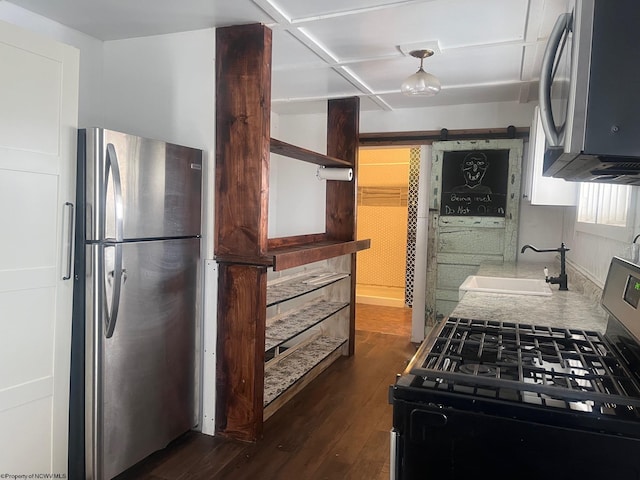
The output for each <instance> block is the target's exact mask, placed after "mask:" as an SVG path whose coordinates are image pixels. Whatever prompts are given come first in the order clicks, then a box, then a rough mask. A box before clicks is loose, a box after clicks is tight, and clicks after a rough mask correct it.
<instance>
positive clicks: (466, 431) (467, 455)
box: [390, 258, 640, 480]
mask: <svg viewBox="0 0 640 480" xmlns="http://www.w3.org/2000/svg"><path fill="white" fill-rule="evenodd" d="M639 303H640V268H639V267H638V266H636V265H633V264H630V263H628V262H626V261H624V260H621V259H618V258H614V259H613V260H612V262H611V267H610V270H609V275H608V278H607V282H606V284H605V288H604V291H603V296H602V306H603V307H604V308H605V310H607V312H608V313H609V318H608V323H607V330H606V332H605V333H604V334H601V333H599V332H595V331H587V330H580V329H569V328H567V329H564V328H557V327H544V326H539V325H527V324H518V323H515V322H513V323H509V322H496V321H481V320H474V319H467V318H455V317H451V318H448V319H446V320H445V321H443V322H442V323H441V324H440V325H439V326H438V327H437V328H436V329H434V330H433V331H432V332H431V334H430V335H429V337H428V338H427V339H426V340H425V341H424V342H423V344H422V345H421V347H420V349H419V350H418V352H417V353H416V355H415V356H414V357H413V359H412V361H411V362H410V364H409V366H408V367H407V369H406V370H405V372H404V373H403V374H402V375H401V376H399V377H398V378H397V380H396V383H395V385H393V386H392V387H391V388H390V401H391V403H392V404H393V406H394V416H393V427H394V428H393V430H392V478H398V479H413V478H431V476H433V478H438V479H462V478H471V477H470V476H471V475H475V476H478V475H479V474H481V473H483V472H485V473H486V474H487V475H488V474H489V473H491V478H497V479H502V478H504V479H505V480H506V479H512V478H518V479H525V478H531V479H534V478H536V479H537V478H549V479H552V478H564V479H566V478H576V479H578V478H579V479H580V480H584V479H589V478H594V479H595V478H608V477H607V476H608V475H610V474H611V471H612V470H611V469H612V468H614V469H615V470H614V471H617V472H624V474H623V475H622V476H620V475H619V474H616V476H615V478H624V479H640V462H638V461H637V452H638V451H640V340H639V339H640V312H638V306H639ZM496 453H497V454H498V455H499V457H500V460H499V461H500V464H501V465H502V466H509V465H510V466H511V468H516V469H521V468H522V465H523V464H527V469H526V470H525V471H524V472H523V473H522V474H519V475H515V476H514V473H513V471H512V470H510V469H509V468H507V469H505V470H504V473H502V474H501V473H500V472H498V473H496V472H495V471H494V468H495V462H496V460H495V458H494V457H495V455H496ZM536 455H538V456H541V458H544V459H545V461H544V462H536V463H535V464H531V459H532V458H533V457H535V456H536ZM532 456H533V457H532ZM594 456H597V458H598V459H599V461H598V462H597V463H596V465H593V464H592V462H588V461H586V459H589V458H592V457H594ZM429 458H430V459H432V461H429V462H425V459H429ZM522 462H524V463H522ZM480 476H481V475H480ZM603 476H604V477H603Z"/></svg>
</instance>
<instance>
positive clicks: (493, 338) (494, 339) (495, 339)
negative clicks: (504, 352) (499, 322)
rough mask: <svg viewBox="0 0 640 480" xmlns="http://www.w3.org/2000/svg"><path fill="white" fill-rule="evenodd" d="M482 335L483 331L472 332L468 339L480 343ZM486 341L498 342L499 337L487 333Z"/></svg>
mask: <svg viewBox="0 0 640 480" xmlns="http://www.w3.org/2000/svg"><path fill="white" fill-rule="evenodd" d="M482 335H483V334H482V333H470V334H469V336H468V337H467V340H469V341H471V342H478V343H480V342H481V341H482ZM484 343H498V337H496V336H495V335H490V334H488V333H485V334H484Z"/></svg>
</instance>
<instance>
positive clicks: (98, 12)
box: [10, 0, 567, 113]
mask: <svg viewBox="0 0 640 480" xmlns="http://www.w3.org/2000/svg"><path fill="white" fill-rule="evenodd" d="M10 1H11V3H14V4H16V5H18V6H21V7H23V8H25V9H27V10H31V11H33V12H35V13H38V14H41V15H43V16H45V17H48V18H50V19H52V20H56V21H58V22H60V23H62V24H64V25H67V26H69V27H71V28H73V29H76V30H79V31H81V32H84V33H86V34H88V35H90V36H93V37H96V38H98V39H101V40H105V41H106V40H116V39H124V38H131V37H141V36H148V35H157V34H165V33H174V32H180V31H188V30H197V29H202V28H210V27H219V26H226V25H234V24H242V23H254V22H259V23H264V24H266V25H268V26H269V27H271V29H272V30H273V83H272V85H273V87H272V108H273V110H274V111H276V112H278V113H305V112H319V111H324V110H325V109H326V102H325V100H326V99H327V98H338V97H344V96H354V95H358V96H360V97H361V109H363V110H395V109H400V108H413V107H425V106H434V105H454V104H466V103H485V102H498V101H519V102H529V101H531V100H535V99H536V98H537V79H538V71H539V67H540V62H541V59H542V54H543V51H544V45H545V42H546V39H547V37H548V35H549V32H550V31H551V28H552V27H553V23H554V22H555V19H556V18H557V16H558V15H559V14H560V13H562V12H564V11H566V8H567V7H566V5H567V1H566V0H178V1H176V0H10ZM433 46H435V47H436V49H438V50H439V52H437V53H436V54H435V55H434V56H433V57H431V58H428V59H426V60H425V70H427V71H428V72H430V73H432V74H434V75H435V76H436V77H438V78H439V79H440V82H441V83H442V91H441V92H440V94H439V95H437V96H435V97H429V98H421V97H406V96H403V95H401V94H400V93H399V88H400V84H401V83H402V81H403V80H404V78H406V77H408V76H409V75H411V74H412V73H414V72H415V71H416V70H417V69H418V66H419V60H417V59H415V58H413V57H410V56H408V55H407V54H405V53H403V52H402V50H404V51H408V50H411V49H418V48H425V47H427V48H429V47H433Z"/></svg>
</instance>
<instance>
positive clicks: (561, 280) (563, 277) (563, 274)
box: [520, 242, 570, 290]
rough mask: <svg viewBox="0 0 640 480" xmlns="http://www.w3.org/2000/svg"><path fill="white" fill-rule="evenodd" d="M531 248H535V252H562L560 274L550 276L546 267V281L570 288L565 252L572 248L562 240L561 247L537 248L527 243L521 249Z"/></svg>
mask: <svg viewBox="0 0 640 480" xmlns="http://www.w3.org/2000/svg"><path fill="white" fill-rule="evenodd" d="M527 248H530V249H531V250H533V251H534V252H538V253H546V252H560V275H559V276H557V277H550V276H549V273H548V272H549V271H548V270H547V269H546V267H545V269H544V272H545V281H546V282H547V283H551V284H557V285H560V288H559V290H569V288H568V287H567V281H568V279H567V271H566V259H565V253H566V252H568V251H569V250H570V249H568V248H567V247H566V246H565V245H564V242H562V243H561V244H560V248H536V247H534V246H533V245H525V246H524V247H522V249H521V250H520V253H524V251H525V250H526V249H527Z"/></svg>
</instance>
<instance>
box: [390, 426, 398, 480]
mask: <svg viewBox="0 0 640 480" xmlns="http://www.w3.org/2000/svg"><path fill="white" fill-rule="evenodd" d="M390 434H391V440H390V442H389V446H390V449H389V450H390V451H389V480H396V479H397V478H398V472H397V470H396V469H397V468H398V461H397V459H398V455H399V454H400V452H398V447H399V442H398V439H399V438H400V433H399V432H398V431H397V430H396V429H395V428H392V429H391V432H390Z"/></svg>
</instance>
